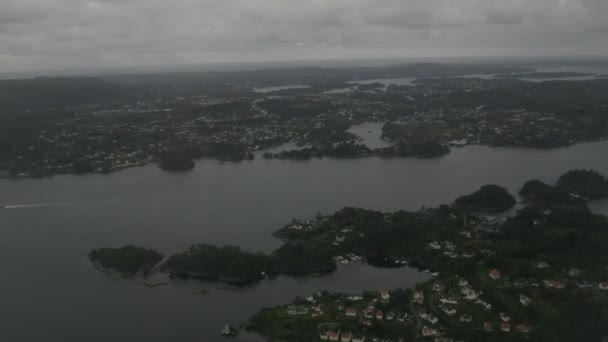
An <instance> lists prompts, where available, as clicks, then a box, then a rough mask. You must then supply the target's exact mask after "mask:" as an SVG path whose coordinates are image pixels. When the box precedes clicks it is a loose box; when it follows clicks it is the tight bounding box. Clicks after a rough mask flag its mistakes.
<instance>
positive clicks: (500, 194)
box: [454, 184, 517, 212]
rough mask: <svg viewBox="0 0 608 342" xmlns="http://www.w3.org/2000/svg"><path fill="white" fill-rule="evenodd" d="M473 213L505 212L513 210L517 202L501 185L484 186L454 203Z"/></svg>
mask: <svg viewBox="0 0 608 342" xmlns="http://www.w3.org/2000/svg"><path fill="white" fill-rule="evenodd" d="M454 203H455V204H456V205H457V206H461V207H463V208H466V209H468V210H473V211H490V212H491V211H505V210H508V209H511V208H512V207H513V206H514V205H515V204H516V203H517V201H516V200H515V197H513V195H511V194H510V193H509V191H508V190H507V189H505V188H504V187H502V186H499V185H495V184H492V185H484V186H482V187H481V188H480V189H479V190H477V191H475V192H474V193H472V194H470V195H465V196H461V197H459V198H457V199H456V201H455V202H454Z"/></svg>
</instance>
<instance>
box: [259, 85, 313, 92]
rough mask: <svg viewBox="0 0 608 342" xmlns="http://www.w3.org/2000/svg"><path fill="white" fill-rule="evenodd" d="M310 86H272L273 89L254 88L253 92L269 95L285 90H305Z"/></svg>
mask: <svg viewBox="0 0 608 342" xmlns="http://www.w3.org/2000/svg"><path fill="white" fill-rule="evenodd" d="M307 88H310V86H308V85H305V84H292V85H284V86H274V87H264V88H255V89H254V91H255V92H256V93H271V92H273V91H279V90H287V89H307Z"/></svg>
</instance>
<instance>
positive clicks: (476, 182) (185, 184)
mask: <svg viewBox="0 0 608 342" xmlns="http://www.w3.org/2000/svg"><path fill="white" fill-rule="evenodd" d="M606 151H608V142H600V143H589V144H580V145H576V146H571V147H567V148H561V149H553V150H537V149H505V148H489V147H480V146H469V147H465V148H461V149H455V150H454V151H453V153H451V154H450V155H447V156H445V157H443V158H439V159H428V160H426V159H425V160H418V159H392V160H383V159H380V158H368V159H357V160H332V159H322V160H311V161H305V162H298V161H281V160H272V161H264V160H261V159H258V160H255V161H251V162H243V163H224V164H222V163H218V162H215V161H209V160H203V161H200V162H199V163H198V164H197V167H196V169H194V170H193V171H192V172H190V173H186V174H167V173H164V172H162V171H161V170H159V169H158V168H157V167H155V166H154V165H150V166H146V167H141V168H134V169H129V170H125V171H122V172H118V173H114V174H111V175H105V176H104V175H86V176H70V175H66V176H58V177H53V178H47V179H32V180H20V181H8V180H4V181H0V203H3V204H6V205H9V207H8V208H5V209H1V210H0V233H1V238H0V260H1V261H0V262H1V263H2V268H1V269H2V278H1V282H0V293H1V294H2V304H1V305H0V322H1V323H0V340H1V341H32V340H40V341H42V340H44V341H68V340H70V341H80V340H87V341H133V340H137V341H140V340H147V341H169V340H171V341H221V340H222V338H221V337H219V335H218V332H219V329H221V328H222V326H223V325H224V324H225V323H231V324H234V325H238V324H239V323H240V322H242V321H244V320H245V319H246V318H247V317H249V316H250V315H251V314H253V313H255V312H256V311H257V310H258V309H259V308H261V307H264V306H271V305H276V304H279V303H284V302H287V301H288V300H290V299H292V298H293V297H294V296H296V295H305V294H309V293H312V292H314V291H317V290H321V289H329V290H335V291H349V292H350V291H360V290H363V289H366V288H369V289H374V288H375V289H379V288H394V287H409V286H412V285H413V284H414V283H415V282H417V281H420V280H422V279H424V276H423V275H421V274H419V273H417V272H416V271H412V270H408V269H400V270H396V271H389V270H380V269H373V268H370V267H367V266H365V265H361V264H353V265H349V266H345V267H340V268H339V270H338V272H336V273H334V274H332V275H330V276H327V277H323V278H308V279H293V278H286V277H279V278H277V279H274V280H271V281H265V282H262V283H261V284H259V285H258V286H255V287H252V288H247V289H240V290H239V289H231V288H227V287H224V286H223V285H221V284H216V283H204V282H198V281H177V282H172V284H171V286H168V287H160V288H154V289H149V288H145V287H143V286H141V285H138V284H137V281H136V280H123V279H119V278H114V277H109V276H106V275H104V274H101V273H99V272H97V271H96V270H95V269H94V268H93V267H92V266H91V264H90V263H89V262H88V260H87V259H86V257H85V255H86V253H87V252H88V251H89V250H90V249H92V248H96V247H103V246H121V245H124V244H127V243H135V244H138V245H142V246H147V247H151V248H156V249H158V250H160V251H162V252H164V253H171V252H175V251H180V250H183V249H185V248H187V247H188V246H189V245H190V244H192V243H197V242H208V243H215V244H228V243H232V244H239V245H242V246H244V247H245V248H247V249H249V250H262V251H269V250H272V249H273V248H276V247H277V246H278V245H279V242H278V241H276V240H274V239H273V238H272V237H270V234H271V233H272V232H273V231H274V230H276V229H277V228H279V227H281V226H282V225H283V224H285V223H286V222H288V221H289V220H291V219H292V218H294V217H298V218H306V217H313V216H314V215H315V214H316V213H317V212H318V211H320V212H322V213H331V212H333V211H335V210H337V209H340V208H342V207H344V206H357V207H364V208H374V209H379V210H396V209H410V210H416V209H419V208H420V207H422V206H436V205H438V204H441V203H448V202H451V201H452V200H454V199H455V198H456V197H457V196H459V195H461V194H463V193H468V192H471V191H473V190H475V189H477V188H478V187H479V186H481V185H483V184H487V183H498V184H502V185H505V186H507V187H508V188H509V189H511V190H512V191H517V190H518V189H519V188H520V187H521V185H522V184H523V183H524V182H525V181H526V180H529V179H532V178H540V179H542V180H545V181H548V182H553V181H555V180H556V179H557V177H558V176H559V175H560V174H562V173H564V172H565V171H567V170H569V169H572V168H583V167H584V168H593V169H596V170H598V171H600V172H602V173H604V174H608V159H607V158H606ZM593 206H594V209H595V210H597V211H599V212H602V211H603V212H605V213H606V212H608V210H607V208H608V202H607V201H603V202H596V203H593ZM202 288H205V289H209V290H211V293H210V294H209V295H207V296H200V295H196V294H193V292H194V291H196V290H198V289H202ZM241 340H249V338H247V337H246V336H245V337H243V338H242V339H241Z"/></svg>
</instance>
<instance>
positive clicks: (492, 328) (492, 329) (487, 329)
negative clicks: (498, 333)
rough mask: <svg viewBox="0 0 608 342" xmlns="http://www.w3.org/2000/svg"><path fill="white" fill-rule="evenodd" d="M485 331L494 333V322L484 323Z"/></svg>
mask: <svg viewBox="0 0 608 342" xmlns="http://www.w3.org/2000/svg"><path fill="white" fill-rule="evenodd" d="M483 330H485V331H487V332H491V331H494V326H493V325H492V322H484V323H483Z"/></svg>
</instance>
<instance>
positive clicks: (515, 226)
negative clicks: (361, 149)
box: [91, 171, 608, 341]
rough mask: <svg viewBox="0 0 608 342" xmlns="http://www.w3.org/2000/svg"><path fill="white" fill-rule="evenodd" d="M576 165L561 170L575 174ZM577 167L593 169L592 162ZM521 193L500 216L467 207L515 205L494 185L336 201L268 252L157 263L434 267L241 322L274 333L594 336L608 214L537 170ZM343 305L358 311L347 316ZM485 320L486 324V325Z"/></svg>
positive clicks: (598, 331) (250, 274) (238, 270)
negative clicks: (426, 196)
mask: <svg viewBox="0 0 608 342" xmlns="http://www.w3.org/2000/svg"><path fill="white" fill-rule="evenodd" d="M572 174H573V172H569V173H567V174H566V175H565V176H564V177H562V179H572V178H576V179H579V177H573V176H572ZM574 174H578V172H574ZM585 174H587V175H591V174H592V175H594V176H593V177H591V179H596V178H597V177H596V173H595V172H588V171H587V172H585ZM585 179H586V178H585ZM570 184H571V183H570ZM577 184H578V183H577ZM520 194H522V197H524V199H525V200H526V203H527V204H528V206H526V207H524V208H522V209H520V210H519V211H518V212H517V213H515V214H514V215H513V216H511V217H508V218H505V219H501V220H498V219H495V218H488V217H486V216H485V215H484V216H477V215H476V214H475V213H474V212H472V211H476V210H478V209H479V208H480V207H482V208H492V209H496V208H497V207H498V206H499V205H503V204H505V205H506V203H509V204H510V205H512V202H513V201H512V200H513V199H512V196H510V195H509V194H508V192H506V190H504V188H502V187H499V186H486V187H482V189H481V190H480V191H478V192H477V193H475V194H473V195H469V196H465V197H463V198H464V200H461V201H460V202H463V201H464V202H463V203H460V204H459V203H455V204H454V205H452V206H447V205H442V206H440V207H438V208H423V209H421V210H419V211H416V212H407V211H397V212H388V213H383V212H379V211H373V210H365V209H357V208H344V209H342V210H339V211H337V212H335V213H333V214H331V215H327V216H323V215H321V214H318V215H317V216H316V218H315V219H314V220H307V221H299V220H293V221H292V222H291V223H290V224H288V225H286V226H285V227H283V228H282V229H280V230H278V231H277V232H276V233H275V236H277V237H279V238H281V239H282V240H283V241H284V244H283V245H282V246H281V247H280V248H279V249H277V250H276V251H274V252H273V253H271V254H270V255H265V254H261V253H249V252H244V251H242V250H241V249H240V248H239V247H233V246H228V247H215V246H210V245H196V246H193V247H191V248H190V249H189V250H188V251H186V252H184V253H179V254H175V255H173V256H171V257H170V258H169V259H168V261H167V263H166V264H165V265H163V266H162V268H163V269H164V270H166V271H168V272H170V273H171V274H173V275H177V276H187V277H202V278H209V279H216V280H221V281H225V282H229V283H235V284H239V285H240V284H249V283H251V282H254V281H257V280H260V279H262V278H264V277H265V276H274V275H276V274H279V273H284V274H309V273H321V272H327V271H331V270H333V269H335V267H336V266H335V265H336V264H335V261H334V260H338V261H340V263H343V264H349V263H350V262H356V261H359V260H361V259H366V260H367V262H369V263H370V264H372V265H377V266H383V267H385V266H388V267H403V266H405V265H409V266H412V267H417V268H419V269H424V270H428V272H429V273H430V274H432V278H431V280H429V281H426V282H424V283H422V284H419V285H418V286H417V287H416V289H415V290H416V293H417V294H414V292H413V291H411V290H402V289H393V290H389V289H387V291H383V292H375V291H372V292H366V293H363V294H362V295H360V296H358V295H352V294H350V295H346V294H330V293H327V292H322V293H317V294H315V295H313V296H308V297H305V298H296V299H295V300H294V301H293V302H292V303H291V304H289V305H284V306H279V307H275V308H268V309H264V310H262V311H260V312H259V313H258V314H256V315H255V316H253V317H252V318H251V320H250V321H249V323H248V329H250V330H253V331H256V332H259V333H261V334H263V335H264V336H266V337H268V338H269V339H271V340H294V341H316V340H318V338H319V336H324V334H327V333H329V332H332V333H333V332H336V333H339V334H345V335H346V337H348V336H349V334H352V335H353V336H366V338H367V339H369V340H373V339H374V338H379V339H397V338H399V337H407V338H408V339H416V338H421V337H422V335H426V336H428V337H436V336H443V337H446V338H453V339H457V340H463V339H469V338H474V340H476V341H497V340H498V341H503V340H504V341H513V340H521V339H529V340H531V341H591V340H600V339H601V338H602V337H603V336H604V335H605V334H606V325H605V322H606V321H608V310H606V307H607V305H608V291H606V289H608V266H607V265H608V249H606V248H605V246H606V245H608V218H607V217H605V216H601V215H594V214H593V213H592V212H591V210H590V209H589V208H588V207H587V205H586V202H585V201H583V200H581V199H576V200H572V199H571V198H570V196H568V195H565V192H564V190H562V189H561V187H560V186H550V185H547V184H545V183H542V182H540V181H538V180H535V181H530V182H528V183H526V184H525V185H524V187H523V188H522V190H521V191H520ZM497 198H498V200H497ZM484 199H485V200H487V201H489V202H492V203H484V202H483V200H484ZM457 202H458V201H457ZM130 248H133V247H130ZM100 251H101V252H100ZM103 251H105V250H99V251H94V252H92V253H91V259H93V260H96V259H97V258H100V255H107V253H105V252H103ZM113 253H114V254H116V253H117V250H114V251H113ZM120 260H122V262H126V261H129V260H130V259H125V258H122V259H120ZM151 264H153V263H151ZM114 265H115V266H114V268H119V267H121V268H122V267H126V266H124V265H121V264H120V262H116V261H115V262H114ZM129 265H130V263H129ZM138 267H141V266H137V267H135V269H138ZM345 267H347V266H345ZM421 294H422V295H423V296H424V299H420V296H421ZM346 309H354V311H353V310H350V311H349V312H350V314H349V315H346ZM486 323H487V324H488V326H491V328H492V331H486V330H485V328H484V325H485V324H486ZM424 327H426V329H424ZM500 329H503V331H500ZM507 330H508V331H507ZM367 339H366V340H367Z"/></svg>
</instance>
